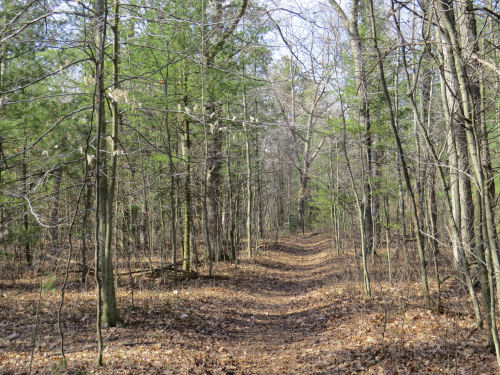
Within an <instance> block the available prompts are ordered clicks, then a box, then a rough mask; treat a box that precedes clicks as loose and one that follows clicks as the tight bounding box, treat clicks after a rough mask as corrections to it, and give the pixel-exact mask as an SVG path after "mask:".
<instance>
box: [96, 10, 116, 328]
mask: <svg viewBox="0 0 500 375" xmlns="http://www.w3.org/2000/svg"><path fill="white" fill-rule="evenodd" d="M106 8H107V1H106V0H96V2H95V16H94V22H93V26H94V48H95V92H94V106H95V118H96V124H97V130H96V131H97V138H96V146H97V147H96V149H97V151H96V194H97V195H96V217H97V220H96V248H97V254H99V257H100V268H101V270H100V271H101V275H102V310H101V318H100V319H101V323H102V325H103V326H105V327H106V326H115V325H116V324H117V323H118V322H119V320H120V318H119V315H118V307H117V304H116V295H115V284H114V281H113V263H112V251H111V245H112V238H113V236H112V228H113V196H114V188H115V184H116V182H115V178H116V157H117V155H116V136H117V134H116V131H117V126H118V117H119V113H118V104H117V102H116V100H115V101H114V103H113V108H114V111H113V113H114V115H113V128H112V132H111V134H109V133H108V132H107V130H106V110H105V102H106V92H105V88H104V87H105V86H104V62H105V60H104V57H105V40H106V28H107V9H106ZM118 8H119V3H118V1H117V2H116V4H115V24H114V25H113V27H114V31H115V35H114V40H113V46H114V48H113V49H114V52H113V79H114V81H115V82H114V84H117V82H118V53H119V34H118V21H119V14H118ZM104 142H106V144H107V147H106V146H105V143H104ZM104 148H107V150H106V151H107V152H106V151H105V150H104ZM108 154H111V158H112V165H111V170H109V171H108V161H107V159H108V156H107V155H108ZM96 276H97V272H96ZM98 293H99V294H100V292H98Z"/></svg>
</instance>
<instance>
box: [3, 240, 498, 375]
mask: <svg viewBox="0 0 500 375" xmlns="http://www.w3.org/2000/svg"><path fill="white" fill-rule="evenodd" d="M329 243H330V242H329V240H328V239H327V238H326V237H324V236H320V235H318V236H313V237H311V236H309V237H308V236H305V237H295V238H289V239H285V240H284V241H282V242H281V243H280V244H278V245H277V246H275V245H273V244H272V243H269V244H266V246H263V247H262V249H261V250H260V252H259V255H258V257H257V259H255V260H252V261H246V260H244V259H242V261H241V264H240V265H239V266H238V268H237V269H236V268H235V267H234V266H233V265H231V264H224V263H218V264H216V265H215V272H216V274H217V275H219V276H221V277H218V278H214V279H209V278H207V277H202V278H200V279H198V280H185V281H182V282H181V283H179V284H177V285H176V286H175V289H174V288H173V286H172V285H170V284H162V283H157V282H155V281H152V280H148V279H146V278H144V279H141V280H139V282H138V285H140V288H138V289H136V290H135V291H134V305H133V306H132V305H131V298H130V290H129V289H125V288H119V289H118V293H117V297H118V300H119V301H118V304H119V306H120V309H121V315H122V318H123V319H124V320H125V323H126V325H125V326H124V327H120V328H114V329H108V330H104V331H103V334H104V344H105V353H104V363H105V366H104V367H102V368H97V367H96V366H95V364H94V362H95V352H96V351H95V297H94V291H93V289H92V287H89V289H88V290H84V291H80V290H76V289H74V290H70V291H68V293H67V303H66V306H65V309H64V311H63V318H64V324H65V334H66V340H65V342H66V349H67V352H68V364H69V367H68V369H67V372H68V373H70V372H77V371H80V372H81V373H99V374H130V373H144V374H158V373H163V374H226V375H229V374H234V375H236V374H240V375H250V374H269V375H272V374H344V373H345V374H352V373H356V374H358V373H359V374H409V373H421V374H433V373H440V374H452V373H453V374H454V373H458V374H460V373H467V374H469V373H478V374H480V373H483V374H492V373H496V367H495V366H496V365H495V360H494V356H493V355H491V354H490V353H488V352H487V351H486V350H485V344H486V343H485V342H484V337H483V336H484V335H483V333H482V332H480V331H478V330H477V328H476V327H475V325H474V319H473V317H472V316H471V315H467V314H465V313H463V312H464V311H466V310H467V309H468V308H470V307H469V305H468V302H467V296H466V295H465V296H464V297H461V296H460V295H459V294H457V292H456V290H454V291H453V293H450V296H449V297H448V298H446V290H444V291H443V304H444V305H445V306H447V307H449V308H450V309H449V312H447V313H444V314H440V313H437V312H434V311H430V310H425V309H422V308H421V307H420V306H419V305H418V303H417V302H418V301H419V298H421V295H420V289H419V282H418V278H414V280H412V278H408V277H400V278H399V279H398V278H397V277H396V276H395V277H394V281H395V282H394V284H393V285H389V284H388V283H387V282H385V281H384V280H378V281H375V282H374V285H376V288H374V289H376V291H375V292H374V298H373V299H372V300H365V298H364V296H363V293H362V291H361V290H360V285H361V283H360V280H357V279H355V278H354V279H353V276H352V275H356V274H359V272H357V270H355V269H354V270H353V268H355V265H354V264H355V263H354V262H353V261H352V254H348V253H344V254H341V256H340V257H337V256H336V255H335V254H334V253H333V252H332V251H330V249H329ZM383 266H384V265H383V264H377V263H376V264H375V265H373V270H372V272H373V273H374V274H376V273H377V272H380V273H384V272H385V270H383V269H382V267H383ZM397 266H398V264H397V259H394V264H393V267H395V268H394V269H396V267H397ZM379 268H380V269H379ZM206 271H207V270H205V269H202V270H201V273H202V275H203V273H205V274H206ZM0 282H1V281H0ZM25 284H26V285H28V284H29V281H26V282H25ZM19 285H23V284H22V282H20V283H19ZM37 296H38V294H37V290H36V288H31V289H29V290H23V289H22V288H19V289H16V288H10V289H7V290H6V291H2V294H1V298H0V328H1V330H0V373H23V372H26V370H27V367H26V366H27V363H28V361H29V356H30V353H31V348H32V346H31V345H32V340H33V327H34V311H35V308H34V307H35V306H36V301H37ZM56 301H57V293H53V292H46V293H44V297H43V300H42V303H41V309H40V326H39V334H38V336H37V341H36V350H35V356H34V367H33V368H34V372H35V373H50V372H52V371H55V370H54V369H56V370H57V363H58V360H59V355H58V353H57V346H58V342H59V341H58V340H59V338H58V335H57V330H56V329H55V328H54V327H55V324H56V321H55V306H56V303H55V302H56ZM416 301H417V302H416ZM453 311H455V312H453ZM458 312H460V313H458ZM57 371H60V369H59V370H57Z"/></svg>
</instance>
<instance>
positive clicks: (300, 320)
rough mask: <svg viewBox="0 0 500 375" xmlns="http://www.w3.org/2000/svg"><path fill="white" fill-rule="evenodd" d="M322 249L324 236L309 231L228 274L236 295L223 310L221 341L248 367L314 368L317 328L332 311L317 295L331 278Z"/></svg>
mask: <svg viewBox="0 0 500 375" xmlns="http://www.w3.org/2000/svg"><path fill="white" fill-rule="evenodd" d="M296 240H297V238H295V239H294V241H296ZM328 249H329V243H328V240H327V239H325V238H324V237H317V236H315V235H313V236H307V237H305V238H301V239H300V242H292V240H284V241H282V242H281V243H280V245H279V246H272V247H271V249H270V250H269V251H265V252H262V253H261V254H259V256H258V258H257V260H256V261H255V265H254V267H250V268H249V270H244V271H243V272H241V274H240V275H239V277H238V278H237V279H234V284H235V285H234V287H235V289H236V290H239V292H238V291H237V292H236V294H237V296H238V297H237V299H238V301H237V302H236V305H235V306H234V307H232V308H231V310H232V311H231V312H230V313H229V314H224V316H225V318H224V322H225V323H226V324H227V327H226V330H227V336H226V337H225V338H224V339H223V340H222V342H223V343H225V344H226V345H227V347H229V348H231V349H230V351H231V352H232V353H233V355H234V356H235V357H240V358H241V359H242V361H243V363H244V364H245V367H247V368H248V370H249V371H250V372H251V373H261V374H264V373H265V374H274V373H276V374H284V373H314V372H317V370H319V368H318V367H320V362H321V361H320V359H319V358H317V357H318V356H319V355H320V354H321V351H320V350H318V345H319V343H320V340H321V336H320V334H321V333H322V332H323V331H325V330H326V329H327V327H328V324H329V323H331V322H329V319H330V318H331V317H332V313H333V312H334V310H333V311H332V309H331V302H328V301H320V300H318V294H321V293H324V292H325V291H326V289H325V288H327V287H328V286H330V285H332V284H333V277H332V276H333V275H334V272H333V264H332V262H330V259H329V258H330V254H329V252H328V251H326V250H328ZM222 342H221V343H222ZM223 345H224V344H223ZM311 349H313V350H311Z"/></svg>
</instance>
